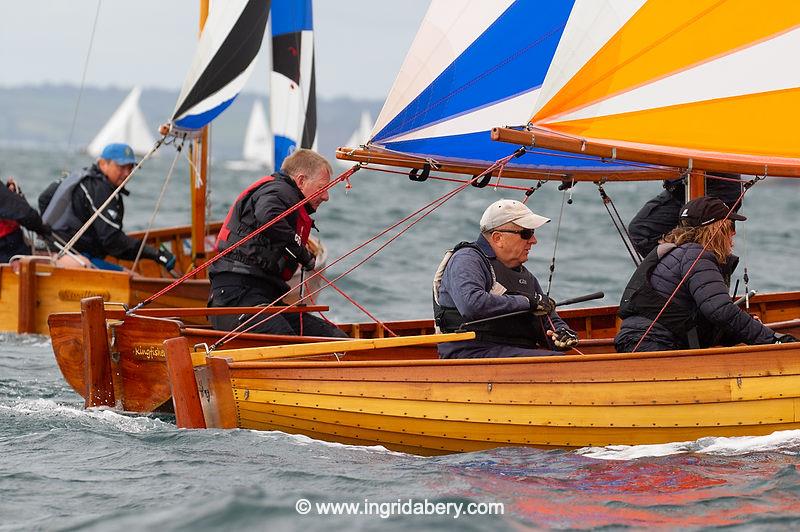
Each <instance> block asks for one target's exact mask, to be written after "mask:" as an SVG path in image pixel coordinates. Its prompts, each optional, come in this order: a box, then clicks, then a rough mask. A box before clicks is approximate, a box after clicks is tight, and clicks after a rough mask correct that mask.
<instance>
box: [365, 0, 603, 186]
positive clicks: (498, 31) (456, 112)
mask: <svg viewBox="0 0 800 532" xmlns="http://www.w3.org/2000/svg"><path fill="white" fill-rule="evenodd" d="M572 6H573V2H571V1H559V2H540V1H536V0H516V1H511V0H504V1H494V2H485V1H482V0H434V1H433V2H432V3H431V6H430V8H429V9H428V12H427V14H426V16H425V19H424V20H423V22H422V25H421V27H420V29H419V31H418V33H417V35H416V37H415V39H414V42H413V43H412V45H411V49H410V50H409V52H408V55H407V56H406V59H405V62H404V63H403V65H402V67H401V69H400V72H399V73H398V76H397V79H396V80H395V82H394V85H393V87H392V89H391V91H390V93H389V95H388V97H387V99H386V102H385V104H384V107H383V109H382V110H381V112H380V115H379V117H378V120H377V122H376V124H375V127H374V128H373V132H372V134H371V140H370V146H371V147H377V148H383V149H386V150H391V151H394V152H400V153H403V154H408V155H412V156H416V157H419V158H424V159H429V158H430V159H434V160H436V161H449V162H454V161H455V162H458V161H464V162H469V163H478V164H482V165H488V164H491V163H492V162H494V161H496V160H498V159H500V158H502V157H505V156H508V155H509V154H510V153H512V152H513V148H510V147H509V146H508V145H507V144H506V145H504V144H501V143H497V142H492V140H491V137H490V130H491V129H492V128H493V127H494V126H497V125H498V124H505V125H508V126H516V127H523V126H525V125H526V124H527V122H528V119H529V118H530V113H531V110H532V109H533V108H534V105H535V103H536V101H537V99H538V96H539V92H540V90H541V85H542V82H543V81H544V79H545V75H546V74H547V71H548V68H549V67H550V62H551V60H552V58H553V54H554V53H555V51H556V48H557V46H558V43H559V41H560V39H561V35H562V33H563V31H564V28H565V26H566V24H567V20H568V18H569V16H570V13H571V10H572ZM513 166H518V167H529V168H536V169H540V170H543V171H546V170H548V169H559V170H564V169H575V168H580V169H585V170H592V169H597V170H600V169H602V170H609V169H610V168H612V167H611V166H610V165H608V164H605V163H603V162H602V161H600V160H599V159H593V158H588V157H576V156H562V155H558V154H549V153H546V152H544V151H543V150H536V153H527V154H525V155H524V156H523V157H521V158H519V159H515V160H514V161H513Z"/></svg>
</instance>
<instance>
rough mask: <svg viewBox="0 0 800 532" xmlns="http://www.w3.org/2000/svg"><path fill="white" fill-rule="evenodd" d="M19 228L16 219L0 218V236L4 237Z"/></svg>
mask: <svg viewBox="0 0 800 532" xmlns="http://www.w3.org/2000/svg"><path fill="white" fill-rule="evenodd" d="M17 229H19V222H17V221H16V220H0V238H5V237H7V236H8V235H10V234H11V233H13V232H14V231H16V230H17Z"/></svg>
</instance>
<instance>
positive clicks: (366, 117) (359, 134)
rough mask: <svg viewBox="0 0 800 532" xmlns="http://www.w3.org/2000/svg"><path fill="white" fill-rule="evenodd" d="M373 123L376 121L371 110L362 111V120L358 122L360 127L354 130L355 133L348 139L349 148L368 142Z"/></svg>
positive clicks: (347, 145)
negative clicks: (370, 112)
mask: <svg viewBox="0 0 800 532" xmlns="http://www.w3.org/2000/svg"><path fill="white" fill-rule="evenodd" d="M373 125H374V122H373V121H372V115H371V114H369V111H361V121H360V122H359V124H358V129H356V130H355V131H353V134H352V135H350V138H349V139H347V144H345V146H346V147H348V148H358V147H359V146H361V145H362V144H366V143H367V141H369V136H370V134H371V133H372V126H373Z"/></svg>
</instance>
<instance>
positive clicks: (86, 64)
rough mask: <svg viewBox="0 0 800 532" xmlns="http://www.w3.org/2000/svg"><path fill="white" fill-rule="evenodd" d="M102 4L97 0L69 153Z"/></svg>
mask: <svg viewBox="0 0 800 532" xmlns="http://www.w3.org/2000/svg"><path fill="white" fill-rule="evenodd" d="M100 3H101V2H100V0H97V9H96V10H95V13H94V22H93V23H92V34H91V36H90V37H89V49H88V50H87V51H86V60H85V61H84V62H83V74H82V75H81V86H80V88H79V89H78V101H77V102H75V113H74V114H73V115H72V125H71V126H70V128H69V137H68V138H67V151H69V150H70V148H71V147H72V136H73V135H74V134H75V124H76V123H77V122H78V110H79V109H80V107H81V96H83V89H84V86H85V85H86V72H87V71H88V70H89V58H90V57H91V55H92V46H93V45H94V34H95V31H96V30H97V20H98V19H99V18H100Z"/></svg>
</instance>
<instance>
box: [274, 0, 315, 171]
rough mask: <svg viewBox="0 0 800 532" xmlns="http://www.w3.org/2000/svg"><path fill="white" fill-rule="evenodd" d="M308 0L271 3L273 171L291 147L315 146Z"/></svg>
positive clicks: (312, 63)
mask: <svg viewBox="0 0 800 532" xmlns="http://www.w3.org/2000/svg"><path fill="white" fill-rule="evenodd" d="M312 30H313V21H312V13H311V0H273V2H272V74H271V75H270V82H269V85H270V123H271V124H272V132H273V135H274V138H275V140H274V142H275V168H280V167H281V164H282V163H283V159H285V158H286V156H287V155H289V154H290V153H292V151H294V150H295V148H297V147H300V148H312V149H315V148H316V145H317V102H316V88H315V78H314V76H315V74H314V34H313V31H312Z"/></svg>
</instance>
